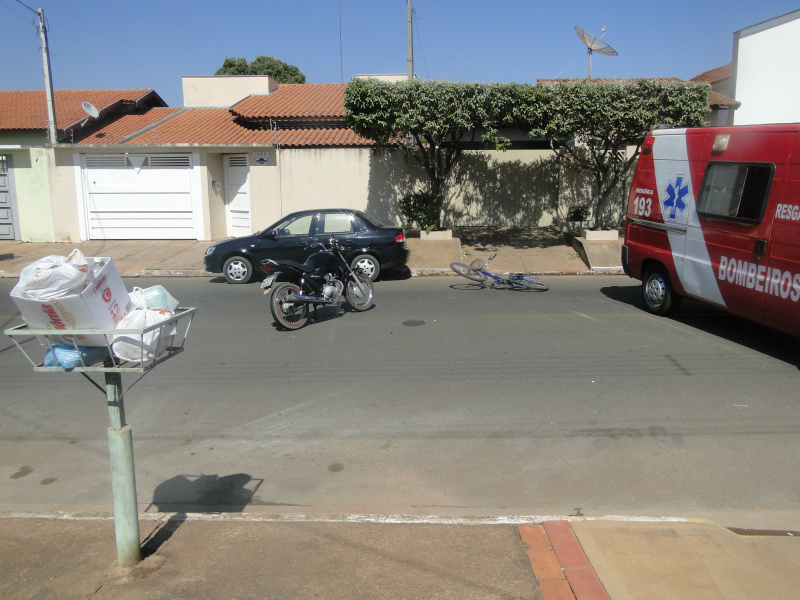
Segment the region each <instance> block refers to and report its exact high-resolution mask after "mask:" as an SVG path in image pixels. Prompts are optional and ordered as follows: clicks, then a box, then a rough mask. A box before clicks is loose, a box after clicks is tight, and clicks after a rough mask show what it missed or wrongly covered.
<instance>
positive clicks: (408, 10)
mask: <svg viewBox="0 0 800 600" xmlns="http://www.w3.org/2000/svg"><path fill="white" fill-rule="evenodd" d="M413 14H414V10H413V9H412V8H411V0H406V20H407V27H406V28H407V30H408V78H409V79H414V32H413V27H412V25H411V16H412V15H413Z"/></svg>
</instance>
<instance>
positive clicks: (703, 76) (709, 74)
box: [689, 63, 732, 83]
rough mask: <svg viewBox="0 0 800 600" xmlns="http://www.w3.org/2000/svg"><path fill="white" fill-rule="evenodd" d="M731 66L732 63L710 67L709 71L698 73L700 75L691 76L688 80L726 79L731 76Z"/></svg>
mask: <svg viewBox="0 0 800 600" xmlns="http://www.w3.org/2000/svg"><path fill="white" fill-rule="evenodd" d="M731 68H732V63H728V64H727V65H724V66H722V67H717V68H716V69H711V70H710V71H704V72H702V73H700V75H697V76H695V77H692V78H691V79H690V80H689V81H699V82H706V83H717V82H718V81H722V80H723V79H728V77H730V76H731Z"/></svg>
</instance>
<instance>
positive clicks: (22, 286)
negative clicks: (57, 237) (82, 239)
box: [11, 248, 90, 300]
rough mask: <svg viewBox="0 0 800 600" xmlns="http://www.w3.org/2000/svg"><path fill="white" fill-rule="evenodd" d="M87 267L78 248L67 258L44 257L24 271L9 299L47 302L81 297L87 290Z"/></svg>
mask: <svg viewBox="0 0 800 600" xmlns="http://www.w3.org/2000/svg"><path fill="white" fill-rule="evenodd" d="M89 273H90V271H89V263H88V262H86V258H85V257H84V256H83V252H81V251H80V250H78V249H77V248H76V249H75V250H73V251H72V252H71V253H70V254H69V256H45V257H44V258H40V259H39V260H37V261H36V262H35V263H32V264H30V265H28V266H27V267H24V268H23V269H22V271H21V272H20V275H19V282H18V283H17V285H16V286H14V289H13V290H12V291H11V294H12V295H15V296H18V297H20V298H32V299H34V300H49V299H52V298H63V297H64V296H73V295H76V294H80V293H81V292H82V291H83V288H84V287H85V286H86V282H87V275H88V274H89Z"/></svg>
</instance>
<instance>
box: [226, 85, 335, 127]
mask: <svg viewBox="0 0 800 600" xmlns="http://www.w3.org/2000/svg"><path fill="white" fill-rule="evenodd" d="M346 88H347V84H346V83H330V84H328V83H325V84H309V83H286V84H281V85H279V86H278V91H277V92H274V93H272V94H269V95H259V96H248V97H247V98H245V99H244V100H242V101H241V102H238V103H236V104H234V105H233V106H232V107H231V112H232V113H233V114H235V115H236V116H238V117H242V118H244V119H248V120H268V119H276V120H281V119H290V120H301V121H328V120H335V121H342V122H343V120H344V118H345V115H346V114H347V113H346V111H345V108H344V104H343V102H344V91H345V89H346Z"/></svg>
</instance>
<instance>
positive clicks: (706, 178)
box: [622, 123, 800, 336]
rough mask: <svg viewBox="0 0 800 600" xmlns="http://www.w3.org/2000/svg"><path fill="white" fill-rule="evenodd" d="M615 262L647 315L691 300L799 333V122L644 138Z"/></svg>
mask: <svg viewBox="0 0 800 600" xmlns="http://www.w3.org/2000/svg"><path fill="white" fill-rule="evenodd" d="M622 265H623V268H624V270H625V273H626V274H627V275H629V276H630V277H633V278H635V279H640V280H641V281H642V296H643V299H644V303H645V306H646V307H647V310H649V311H650V312H652V313H654V314H658V315H666V314H668V313H670V312H672V311H673V310H674V309H676V308H677V306H678V304H679V302H680V300H681V298H682V297H687V298H695V299H698V300H703V301H705V302H708V303H710V304H713V305H715V306H718V307H720V308H722V309H725V310H727V311H729V312H731V313H733V314H736V315H740V316H742V317H745V318H748V319H751V320H753V321H756V322H758V323H762V324H764V325H767V326H769V327H773V328H775V329H778V330H780V331H784V332H787V333H790V334H792V335H796V336H800V123H793V124H786V125H748V126H739V127H708V128H697V129H664V130H656V131H653V132H652V133H650V134H648V136H647V138H646V139H645V142H644V145H643V146H642V153H641V156H640V157H639V163H638V165H637V167H636V172H635V174H634V178H633V183H632V185H631V192H630V196H629V198H628V209H627V215H626V219H625V242H624V244H623V246H622Z"/></svg>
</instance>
